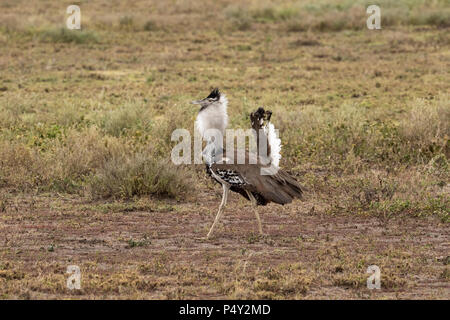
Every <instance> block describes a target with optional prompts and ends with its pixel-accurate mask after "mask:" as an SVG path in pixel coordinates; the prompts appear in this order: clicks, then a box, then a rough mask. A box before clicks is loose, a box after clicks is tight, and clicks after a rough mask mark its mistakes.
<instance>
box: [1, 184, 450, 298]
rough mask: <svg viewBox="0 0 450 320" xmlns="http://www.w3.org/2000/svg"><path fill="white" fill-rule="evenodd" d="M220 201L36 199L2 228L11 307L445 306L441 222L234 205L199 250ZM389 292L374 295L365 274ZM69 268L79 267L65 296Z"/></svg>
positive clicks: (213, 197)
mask: <svg viewBox="0 0 450 320" xmlns="http://www.w3.org/2000/svg"><path fill="white" fill-rule="evenodd" d="M219 191H220V190H218V191H217V193H211V192H210V193H209V194H208V191H207V190H205V194H207V195H206V196H205V199H204V201H203V202H202V204H201V205H199V204H197V203H190V202H184V203H177V202H175V201H173V202H170V201H169V202H167V201H164V202H161V203H160V204H157V205H155V202H152V204H150V202H148V203H141V205H137V206H136V205H133V206H130V207H126V206H127V204H126V203H115V204H114V205H111V204H108V203H94V204H93V203H82V202H80V201H79V200H76V198H72V199H71V198H67V199H61V200H58V201H54V200H52V199H49V198H46V197H43V196H38V197H31V198H27V199H23V197H22V198H21V200H20V201H17V202H11V203H9V205H8V206H7V207H6V209H5V210H6V211H5V212H3V213H2V214H1V219H0V244H1V245H0V252H1V256H0V259H1V260H0V261H1V263H0V288H1V294H2V297H3V298H32V299H37V298H45V299H47V298H148V299H160V298H163V299H164V298H186V299H198V298H206V299H217V298H288V299H293V298H295V299H316V298H319V299H330V298H331V299H334V298H349V299H354V298H375V299H384V298H402V299H411V298H431V299H449V298H450V288H449V285H448V282H447V281H446V280H445V278H446V277H448V275H447V274H446V273H447V272H448V269H447V267H446V265H447V264H448V263H449V256H448V254H449V243H448V237H449V228H448V225H445V224H442V223H440V222H439V221H436V220H435V219H433V218H426V219H425V218H424V219H417V218H407V217H398V218H396V219H394V220H390V221H388V222H383V221H382V220H380V219H377V218H373V217H358V216H355V215H352V216H350V215H348V216H330V215H327V214H323V213H321V212H320V210H319V212H318V210H317V209H312V207H311V206H310V205H308V204H306V203H302V202H297V203H295V204H291V205H289V206H285V207H280V206H276V205H269V206H267V207H264V208H261V210H260V212H261V214H262V220H263V229H264V232H265V236H263V237H260V236H258V235H257V234H256V220H255V218H254V215H253V212H252V209H251V208H249V207H248V204H247V203H245V202H244V201H243V200H241V199H239V198H238V197H237V196H236V195H233V196H232V197H231V199H230V205H229V207H228V208H227V210H226V211H225V215H224V217H223V220H222V223H221V224H220V225H219V227H218V228H217V229H216V233H215V234H214V237H213V239H211V240H202V239H201V237H204V236H205V234H206V232H207V230H208V228H209V227H210V225H211V223H212V220H213V218H214V214H215V210H216V207H217V205H218V203H219ZM374 264H375V265H377V266H379V267H380V269H381V289H380V290H369V289H367V287H366V280H367V277H368V276H369V274H367V273H366V269H367V267H368V266H369V265H374ZM68 265H78V266H79V267H80V269H81V275H82V280H81V290H69V289H67V288H66V281H67V278H68V277H69V274H66V269H67V266H68Z"/></svg>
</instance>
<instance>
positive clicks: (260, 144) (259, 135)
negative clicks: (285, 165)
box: [252, 121, 281, 167]
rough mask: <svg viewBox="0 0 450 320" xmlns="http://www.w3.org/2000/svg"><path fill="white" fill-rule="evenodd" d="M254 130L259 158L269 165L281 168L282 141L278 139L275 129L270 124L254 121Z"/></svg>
mask: <svg viewBox="0 0 450 320" xmlns="http://www.w3.org/2000/svg"><path fill="white" fill-rule="evenodd" d="M252 128H253V129H254V130H255V131H256V149H257V154H258V156H259V157H261V158H262V159H264V160H265V162H268V163H267V164H271V165H274V166H276V167H278V166H279V163H280V158H281V155H280V151H281V140H280V139H279V138H278V137H277V134H276V132H275V127H274V126H273V124H271V123H270V122H268V123H266V124H265V125H264V121H254V122H253V123H252Z"/></svg>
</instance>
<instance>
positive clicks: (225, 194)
mask: <svg viewBox="0 0 450 320" xmlns="http://www.w3.org/2000/svg"><path fill="white" fill-rule="evenodd" d="M222 187H223V195H222V202H221V203H220V207H219V211H218V212H217V215H216V218H215V219H214V223H213V225H212V226H211V229H209V232H208V235H207V236H206V239H209V237H210V236H211V234H212V232H213V229H214V227H215V226H216V224H217V222H219V219H220V216H221V215H222V213H223V210H224V209H225V206H226V205H227V199H228V190H229V189H230V187H229V186H227V185H225V184H223V185H222Z"/></svg>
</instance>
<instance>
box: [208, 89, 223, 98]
mask: <svg viewBox="0 0 450 320" xmlns="http://www.w3.org/2000/svg"><path fill="white" fill-rule="evenodd" d="M206 99H215V100H219V99H220V91H219V88H215V89H214V90H213V91H211V93H210V94H209V96H207V97H206Z"/></svg>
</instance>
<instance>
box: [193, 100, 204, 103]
mask: <svg viewBox="0 0 450 320" xmlns="http://www.w3.org/2000/svg"><path fill="white" fill-rule="evenodd" d="M202 101H203V100H194V101H191V104H202Z"/></svg>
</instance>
